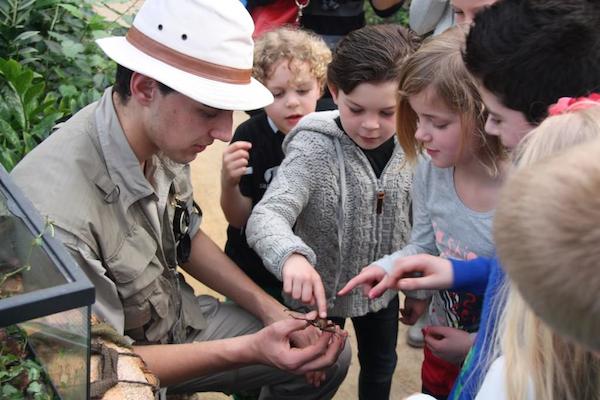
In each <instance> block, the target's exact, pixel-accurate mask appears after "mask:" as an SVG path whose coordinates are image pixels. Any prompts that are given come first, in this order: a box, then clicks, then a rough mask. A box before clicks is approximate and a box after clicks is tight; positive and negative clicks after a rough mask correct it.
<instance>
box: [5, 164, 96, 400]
mask: <svg viewBox="0 0 600 400" xmlns="http://www.w3.org/2000/svg"><path fill="white" fill-rule="evenodd" d="M53 231H54V226H53V224H52V221H50V220H49V219H48V218H46V219H45V220H44V219H43V218H42V217H41V216H40V214H39V213H38V212H37V210H36V209H35V208H34V207H33V205H32V203H31V202H30V201H29V200H28V199H27V198H26V197H25V196H24V195H23V194H22V193H21V191H20V189H19V188H18V187H17V186H16V185H15V184H14V183H13V181H12V179H11V177H10V175H9V174H8V173H7V172H6V171H5V170H4V168H2V167H1V166H0V236H2V235H4V239H3V240H2V238H1V237H0V245H1V248H0V256H1V257H0V261H2V266H4V267H5V270H6V271H8V272H7V273H5V274H4V277H3V278H2V279H1V280H0V281H2V283H4V281H5V280H6V279H5V278H6V277H7V275H9V276H10V279H13V276H19V278H20V280H21V282H20V284H17V285H15V286H16V287H17V288H18V289H17V290H15V291H14V292H10V293H9V297H3V298H2V297H0V327H6V326H10V325H14V324H18V325H20V326H21V327H22V328H24V330H25V331H26V332H27V334H28V336H29V339H28V347H29V348H30V350H31V351H32V352H33V355H34V357H35V358H36V359H37V360H38V361H39V362H40V363H41V364H42V365H43V366H44V369H45V370H46V373H47V374H48V376H49V378H50V381H49V383H50V384H51V385H52V386H53V387H54V390H55V394H56V395H57V396H58V397H59V398H61V399H64V400H67V399H68V400H70V399H76V400H79V399H81V398H82V397H83V396H85V397H86V398H89V388H90V386H89V371H90V348H91V346H90V313H91V304H92V303H93V302H94V297H95V290H94V286H93V285H92V283H91V282H90V280H89V279H88V278H87V276H86V275H85V274H84V272H83V271H82V270H81V269H80V267H79V266H78V265H77V264H76V262H75V260H74V259H73V258H72V257H71V256H70V255H69V254H68V253H67V251H66V249H65V248H64V247H63V246H62V244H60V243H59V241H58V240H57V239H55V238H54V237H53V234H52V233H53ZM7 260H8V261H7ZM0 267H1V266H0ZM0 272H2V268H0ZM1 287H2V286H0V288H1ZM4 294H6V292H5V293H3V295H4ZM64 351H66V352H64ZM65 365H68V366H69V368H67V369H69V370H71V372H72V374H71V375H69V374H66V375H65V373H63V370H64V368H63V367H64V366H65ZM84 373H85V374H86V376H83V374H84Z"/></svg>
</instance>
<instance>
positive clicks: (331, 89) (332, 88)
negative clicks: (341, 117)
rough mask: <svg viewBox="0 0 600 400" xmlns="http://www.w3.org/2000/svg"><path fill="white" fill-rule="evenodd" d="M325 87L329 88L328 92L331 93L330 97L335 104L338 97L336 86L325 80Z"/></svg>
mask: <svg viewBox="0 0 600 400" xmlns="http://www.w3.org/2000/svg"><path fill="white" fill-rule="evenodd" d="M327 88H329V93H331V98H332V99H333V102H334V103H335V104H337V103H338V102H337V98H338V90H339V89H338V88H337V86H335V85H334V84H333V83H331V82H327Z"/></svg>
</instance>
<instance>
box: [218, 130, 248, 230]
mask: <svg viewBox="0 0 600 400" xmlns="http://www.w3.org/2000/svg"><path fill="white" fill-rule="evenodd" d="M251 147H252V143H250V142H244V141H238V142H233V143H231V144H230V145H229V146H227V148H225V150H224V151H223V166H222V169H221V208H222V209H223V213H224V214H225V218H226V219H227V222H229V224H231V225H232V226H234V227H236V228H241V227H242V226H244V225H246V221H247V220H248V217H249V216H250V212H251V211H252V199H250V198H249V197H246V196H244V195H242V193H241V192H240V186H239V183H240V179H241V177H242V176H243V175H244V174H245V173H246V169H247V168H246V166H247V165H248V158H249V157H250V155H249V150H250V148H251Z"/></svg>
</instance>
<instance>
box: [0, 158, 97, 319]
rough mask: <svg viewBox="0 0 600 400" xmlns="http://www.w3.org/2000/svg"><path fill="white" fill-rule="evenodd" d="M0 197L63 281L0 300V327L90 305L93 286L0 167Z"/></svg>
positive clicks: (93, 294) (93, 295)
mask: <svg viewBox="0 0 600 400" xmlns="http://www.w3.org/2000/svg"><path fill="white" fill-rule="evenodd" d="M0 194H2V195H4V197H5V198H6V206H7V208H8V210H9V211H10V212H11V214H13V215H14V216H15V217H17V218H19V219H21V221H23V223H24V224H25V226H26V228H27V229H28V230H29V231H30V232H31V234H32V238H35V237H39V238H40V239H41V243H40V249H41V250H42V251H44V252H45V253H46V254H47V256H48V257H49V258H50V260H51V261H52V262H53V264H54V266H55V267H56V270H57V272H58V273H59V274H60V275H62V277H63V278H64V280H65V282H64V283H62V284H57V285H54V286H51V287H47V288H42V289H38V290H35V291H32V292H26V293H22V294H18V295H15V296H11V297H7V298H3V299H0V327H2V326H8V325H12V324H15V323H19V322H23V321H28V320H31V319H34V318H38V317H43V316H46V315H50V314H56V313H59V312H61V311H66V310H70V309H73V308H77V307H83V306H89V305H91V304H92V303H93V302H94V297H95V292H94V286H93V285H92V283H91V282H90V281H89V279H88V278H87V276H86V275H85V274H84V273H83V271H82V270H81V269H80V268H79V266H78V265H77V264H76V263H75V260H73V258H72V257H71V256H70V255H68V254H67V252H66V250H65V249H64V247H62V245H61V244H60V243H59V242H58V240H57V239H55V238H53V237H52V236H51V235H50V234H49V232H48V229H47V224H46V222H44V220H43V219H42V217H41V216H40V214H39V213H38V212H37V210H36V209H35V208H34V207H33V205H32V204H31V202H30V201H29V200H28V199H27V198H25V196H24V195H23V194H22V193H21V191H20V189H19V188H18V187H17V186H16V185H15V184H14V183H13V182H12V180H11V178H10V176H9V175H8V173H7V172H6V171H5V170H4V168H2V167H1V166H0ZM32 246H33V244H32Z"/></svg>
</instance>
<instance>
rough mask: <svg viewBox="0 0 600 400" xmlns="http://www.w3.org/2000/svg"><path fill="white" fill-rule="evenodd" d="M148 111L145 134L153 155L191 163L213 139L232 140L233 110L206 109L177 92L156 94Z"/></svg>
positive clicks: (206, 107)
mask: <svg viewBox="0 0 600 400" xmlns="http://www.w3.org/2000/svg"><path fill="white" fill-rule="evenodd" d="M149 111H150V115H149V117H148V123H147V126H146V131H147V134H148V139H149V141H150V142H151V145H152V146H153V147H154V150H155V151H154V152H158V151H160V152H163V153H164V154H165V155H166V156H167V157H169V158H170V159H172V160H173V161H176V162H178V163H181V164H186V163H189V162H191V161H193V160H194V159H195V158H196V155H197V154H198V153H200V152H202V151H204V149H206V147H207V146H210V145H211V144H212V143H213V141H214V140H215V139H218V140H222V141H224V142H228V141H229V140H231V135H232V125H233V111H230V110H220V109H216V108H212V107H209V106H206V105H204V104H202V103H199V102H197V101H194V100H192V99H190V98H189V97H187V96H184V95H183V94H181V93H177V92H171V93H168V94H162V93H158V94H157V97H156V99H155V100H154V101H153V102H152V104H151V106H150V110H149Z"/></svg>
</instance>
